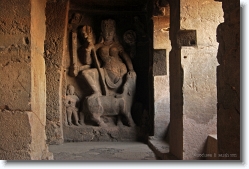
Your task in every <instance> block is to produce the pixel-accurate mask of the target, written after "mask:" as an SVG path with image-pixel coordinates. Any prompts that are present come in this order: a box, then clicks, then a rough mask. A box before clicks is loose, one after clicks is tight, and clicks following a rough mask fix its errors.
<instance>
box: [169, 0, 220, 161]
mask: <svg viewBox="0 0 249 169" xmlns="http://www.w3.org/2000/svg"><path fill="white" fill-rule="evenodd" d="M170 4H171V5H172V7H171V10H172V11H171V17H173V16H176V18H171V24H170V25H171V28H170V39H171V42H172V51H171V53H170V73H171V74H170V86H171V88H170V95H171V97H170V100H171V114H170V115H171V121H170V125H171V126H170V151H171V153H172V154H174V155H175V156H177V157H178V158H180V159H184V160H188V159H200V158H199V154H202V153H203V152H205V144H206V139H207V137H208V135H209V134H216V132H217V131H216V121H217V120H216V104H217V95H216V94H217V91H216V66H217V65H218V63H217V59H216V55H217V49H218V44H217V42H216V27H217V25H218V24H219V23H220V22H221V21H222V19H223V18H222V16H223V13H222V10H221V3H220V2H214V1H213V0H208V1H207V0H205V1H204V0H181V1H178V2H177V1H174V2H173V1H171V2H170ZM178 13H179V14H178ZM177 17H179V22H178V21H177ZM173 29H174V30H173ZM195 36H196V37H195ZM181 140H182V141H181Z"/></svg>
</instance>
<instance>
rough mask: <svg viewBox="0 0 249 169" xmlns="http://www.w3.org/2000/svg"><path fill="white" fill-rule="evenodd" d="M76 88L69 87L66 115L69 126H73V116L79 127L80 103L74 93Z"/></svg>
mask: <svg viewBox="0 0 249 169" xmlns="http://www.w3.org/2000/svg"><path fill="white" fill-rule="evenodd" d="M74 90H75V89H74V87H73V86H72V85H68V87H67V92H66V94H67V96H66V99H65V105H66V113H67V121H68V125H70V126H71V125H72V114H73V116H74V120H75V124H76V125H77V126H79V125H80V124H79V117H78V108H77V104H78V102H79V98H78V96H76V95H75V93H74Z"/></svg>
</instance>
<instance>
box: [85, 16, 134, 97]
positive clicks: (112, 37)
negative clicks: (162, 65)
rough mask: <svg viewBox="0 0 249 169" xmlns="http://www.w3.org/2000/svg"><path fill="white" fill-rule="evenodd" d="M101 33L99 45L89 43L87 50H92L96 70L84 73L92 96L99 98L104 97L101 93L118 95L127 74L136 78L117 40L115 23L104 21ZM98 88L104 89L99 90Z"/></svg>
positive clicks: (127, 57) (126, 55)
mask: <svg viewBox="0 0 249 169" xmlns="http://www.w3.org/2000/svg"><path fill="white" fill-rule="evenodd" d="M83 30H84V29H83ZM101 31H102V32H101V36H100V40H99V43H97V44H95V45H93V44H92V45H91V44H90V43H89V46H88V49H87V51H89V50H91V57H92V58H93V59H92V60H93V62H94V63H95V67H96V68H92V69H88V70H84V71H82V74H83V76H84V77H85V79H86V81H87V82H88V84H89V85H90V87H91V89H92V90H93V95H91V96H99V95H102V94H101V93H103V95H116V94H117V93H119V92H120V87H121V86H122V85H123V84H124V80H125V75H126V74H127V72H130V73H131V74H132V75H133V76H136V74H135V72H134V70H133V65H132V62H131V59H130V57H129V56H128V54H127V53H126V52H125V51H124V49H123V47H122V45H121V44H120V43H119V42H118V40H117V37H116V24H115V21H114V20H111V19H108V20H103V21H102V23H101ZM84 36H85V37H88V36H86V35H84ZM87 57H90V56H89V55H88V56H87ZM88 60H90V59H88ZM97 83H98V84H99V85H97ZM98 86H100V88H102V89H99V87H98ZM100 90H101V91H100Z"/></svg>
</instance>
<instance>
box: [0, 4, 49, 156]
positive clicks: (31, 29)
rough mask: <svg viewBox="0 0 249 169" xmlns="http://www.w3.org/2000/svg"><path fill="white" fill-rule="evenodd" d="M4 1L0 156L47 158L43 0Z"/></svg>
mask: <svg viewBox="0 0 249 169" xmlns="http://www.w3.org/2000/svg"><path fill="white" fill-rule="evenodd" d="M2 3H3V6H2V9H1V16H0V25H1V28H0V39H1V41H0V46H1V47H0V48H1V50H0V52H1V57H0V62H1V74H0V77H1V82H0V92H1V95H2V96H1V98H0V103H1V105H0V108H1V112H0V114H1V115H0V116H1V123H0V127H1V138H3V139H1V143H0V144H1V145H2V146H3V147H1V152H0V156H1V159H4V160H5V159H12V160H22V159H32V160H41V159H51V158H52V156H51V154H49V152H48V149H47V145H46V135H45V121H46V118H45V116H46V109H45V105H46V93H45V90H46V88H45V87H46V85H45V63H44V58H43V51H44V39H45V11H44V9H45V5H46V1H37V0H32V1H29V0H27V1H22V2H20V1H4V2H2ZM37 11H39V12H37ZM5 138H7V139H5Z"/></svg>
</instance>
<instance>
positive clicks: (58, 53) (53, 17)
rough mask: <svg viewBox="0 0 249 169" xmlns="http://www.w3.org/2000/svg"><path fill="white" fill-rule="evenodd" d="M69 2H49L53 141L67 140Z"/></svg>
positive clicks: (47, 54)
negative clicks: (66, 64) (64, 103)
mask: <svg viewBox="0 0 249 169" xmlns="http://www.w3.org/2000/svg"><path fill="white" fill-rule="evenodd" d="M68 11H69V1H48V2H47V6H46V30H47V32H46V41H45V63H46V78H47V79H46V86H47V90H46V93H47V105H46V111H47V115H46V119H47V121H46V134H47V142H48V143H49V144H61V143H63V141H64V140H63V127H62V123H63V120H62V114H63V110H62V105H63V103H62V102H63V96H64V95H65V90H63V89H64V88H65V87H64V85H65V76H64V72H65V71H66V70H65V69H64V68H65V67H64V57H65V48H66V46H65V45H66V41H67V23H68Z"/></svg>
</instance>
